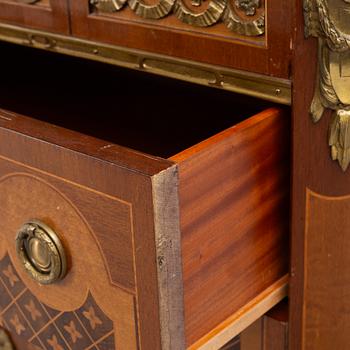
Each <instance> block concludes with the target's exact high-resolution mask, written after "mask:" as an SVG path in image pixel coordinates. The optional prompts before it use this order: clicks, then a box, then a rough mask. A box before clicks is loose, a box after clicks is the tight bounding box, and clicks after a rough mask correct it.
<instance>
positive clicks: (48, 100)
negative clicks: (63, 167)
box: [0, 43, 272, 158]
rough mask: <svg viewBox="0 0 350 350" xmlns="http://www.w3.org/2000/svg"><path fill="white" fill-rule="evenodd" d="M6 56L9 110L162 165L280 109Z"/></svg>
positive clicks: (6, 52) (17, 50) (102, 68)
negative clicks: (159, 160) (151, 157)
mask: <svg viewBox="0 0 350 350" xmlns="http://www.w3.org/2000/svg"><path fill="white" fill-rule="evenodd" d="M0 52H1V60H2V69H1V76H2V78H1V82H0V106H1V108H3V109H7V110H10V111H13V112H16V113H19V114H23V115H26V116H29V117H33V118H35V119H39V120H42V121H46V122H49V123H51V124H55V125H58V126H62V127H64V128H67V129H71V130H74V131H78V132H80V133H83V134H87V135H90V136H94V137H97V138H99V139H103V140H105V141H107V142H111V143H114V144H118V145H122V146H125V147H129V148H132V149H135V150H137V151H141V152H144V153H148V154H152V155H154V156H159V157H162V158H169V157H171V156H173V155H175V154H177V153H180V152H181V151H183V150H185V149H187V148H189V147H191V146H193V145H195V144H197V143H198V142H200V141H202V140H205V139H207V138H208V137H210V136H213V135H215V134H216V133H218V132H220V131H222V130H225V129H227V128H229V127H231V126H233V125H235V124H237V123H239V122H241V121H243V120H245V119H247V118H249V117H250V116H252V115H254V114H256V113H258V112H260V111H262V110H265V109H266V108H268V107H270V106H272V103H270V102H265V101H261V100H258V99H254V98H251V97H248V96H243V95H238V94H233V93H230V92H226V91H223V90H220V89H214V88H210V87H203V86H197V85H194V84H190V83H185V82H181V81H177V80H174V79H170V78H162V77H158V76H153V75H150V74H148V73H143V72H135V71H133V70H128V69H123V68H117V67H114V66H108V65H104V64H101V63H96V62H90V61H85V60H81V59H76V58H71V57H66V56H63V55H57V54H52V53H49V52H41V51H39V50H35V49H31V48H26V47H17V46H14V45H10V44H5V43H4V44H1V46H0ZM8 67H11V69H9V68H8Z"/></svg>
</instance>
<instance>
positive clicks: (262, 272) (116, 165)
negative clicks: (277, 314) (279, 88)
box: [0, 108, 289, 350]
mask: <svg viewBox="0 0 350 350" xmlns="http://www.w3.org/2000/svg"><path fill="white" fill-rule="evenodd" d="M235 120H236V118H233V121H232V123H233V124H234V121H235ZM288 126H289V118H288V110H282V109H278V108H272V109H268V110H266V111H264V112H262V113H260V114H258V115H255V116H253V117H251V118H248V119H247V120H245V121H243V122H241V123H239V124H237V125H235V126H233V127H231V128H229V129H227V130H225V131H223V132H221V133H218V134H217V135H215V136H213V137H211V138H209V139H206V140H205V141H203V142H201V143H199V144H196V145H194V146H193V147H190V148H188V149H186V150H184V151H183V152H181V153H179V154H177V155H175V156H174V157H171V158H170V159H169V160H165V159H161V158H158V157H155V156H151V155H146V154H143V153H140V152H137V151H133V150H130V149H127V148H124V147H121V146H118V145H114V144H111V143H107V142H104V141H101V140H98V139H95V138H92V137H89V136H86V135H83V134H80V133H77V132H74V131H70V130H67V129H63V128H60V127H56V126H53V125H51V124H49V123H45V122H42V121H39V120H35V119H31V118H26V117H22V116H18V115H16V114H14V113H10V112H1V118H0V137H1V154H2V158H3V159H4V161H5V163H6V162H8V161H9V159H11V161H10V163H11V162H12V163H11V164H15V166H19V167H22V168H23V169H24V170H23V171H24V172H25V173H26V174H30V175H35V176H39V177H40V178H45V179H46V180H45V181H49V182H50V183H52V185H54V186H59V188H60V191H61V192H63V191H64V192H65V193H66V196H68V197H69V198H71V199H73V200H74V201H75V203H76V204H77V205H78V206H79V208H80V209H79V210H80V211H81V212H82V213H84V214H83V215H84V216H85V217H86V218H87V219H88V221H89V222H90V223H91V224H90V226H91V227H94V229H93V231H95V232H96V236H97V237H98V239H99V240H101V241H103V243H101V244H100V247H101V248H102V251H103V254H104V255H105V256H106V259H105V260H106V266H107V270H109V275H110V277H112V278H113V280H114V279H116V281H117V282H118V285H120V286H123V287H124V288H126V292H129V293H130V292H131V293H132V290H133V288H135V290H136V295H135V298H136V304H137V308H136V316H135V317H136V318H137V320H138V324H137V331H138V336H139V341H140V346H141V347H142V348H145V349H152V350H153V349H154V350H156V349H161V346H162V345H161V344H162V342H163V344H167V345H166V347H167V346H168V347H169V348H170V349H173V348H174V349H176V350H177V348H179V347H180V348H181V347H183V339H182V340H181V328H182V327H183V319H182V308H181V304H182V301H181V299H182V298H181V295H179V294H181V285H179V284H175V283H172V282H171V283H170V278H172V277H173V275H174V272H172V271H179V267H180V266H179V265H180V260H179V257H177V258H176V259H175V260H174V259H172V257H171V256H172V254H173V253H174V252H175V253H176V250H177V251H178V248H179V247H178V248H176V247H177V245H176V244H175V243H176V240H178V239H179V238H178V235H179V232H178V228H176V223H177V225H180V228H181V239H182V258H183V274H184V282H183V288H184V296H185V303H184V307H185V332H186V342H187V344H186V346H187V347H188V346H191V345H192V344H193V343H195V342H196V341H198V340H200V339H201V338H203V337H205V336H206V335H207V334H208V333H209V332H210V331H211V330H212V329H215V328H216V327H217V326H219V325H221V324H222V323H223V322H224V321H226V320H227V319H228V318H230V317H231V316H232V315H235V314H236V313H237V312H238V311H240V310H243V309H244V307H245V306H246V305H249V303H251V302H252V301H253V300H256V298H258V297H259V296H261V295H262V294H263V293H265V292H266V291H267V290H269V289H270V288H272V286H274V285H275V283H277V281H278V280H279V279H280V278H282V277H283V276H284V275H285V274H286V272H287V261H288V254H287V253H286V252H287V251H288V228H287V226H288V195H289V191H288V188H289V187H288V182H289V172H288V163H289V152H288V149H289V146H288V139H289V138H288ZM106 146H107V147H106ZM174 163H177V166H175V165H174ZM67 164H69V166H67ZM177 167H178V168H179V195H180V204H179V207H180V221H179V219H178V215H177V214H176V212H174V208H175V209H176V207H178V205H177V204H176V201H175V199H176V198H175V197H176V196H175V194H177V180H176V177H177V171H172V170H171V169H172V168H174V169H177ZM1 169H2V171H3V172H4V174H6V173H11V171H12V172H13V171H15V170H11V169H10V167H9V166H8V165H1ZM17 172H18V170H17ZM38 174H39V175H38ZM62 182H64V183H66V185H63V184H62ZM168 182H169V183H168ZM167 183H168V185H167ZM74 186H75V187H79V189H80V190H85V191H86V190H87V192H88V194H85V193H84V194H82V195H79V194H77V193H76V191H77V190H74V189H72V187H74ZM28 187H32V188H34V187H35V186H34V187H33V186H20V188H28ZM34 192H35V193H43V198H44V199H45V198H46V201H48V200H49V199H48V198H49V197H50V196H49V195H46V197H45V196H44V194H45V193H46V192H45V190H36V191H34ZM90 193H94V194H98V193H99V194H101V193H102V194H103V196H104V197H108V198H109V199H111V198H117V199H118V201H119V202H120V203H126V204H127V206H128V205H129V206H130V207H131V208H132V210H131V216H130V215H129V214H127V213H128V211H127V210H126V212H125V213H126V214H125V215H124V216H123V219H120V220H121V221H122V222H123V224H122V225H121V227H120V229H121V231H120V233H119V234H117V235H115V233H117V232H118V231H117V230H116V231H115V232H114V233H111V234H110V235H107V231H108V230H107V229H106V230H103V229H102V227H101V228H100V229H102V231H106V232H103V233H98V231H99V228H98V223H99V221H101V218H103V221H105V222H107V223H108V224H107V225H105V226H104V227H105V228H109V229H110V228H112V227H113V225H115V223H113V222H112V221H111V222H110V220H109V217H110V216H113V215H114V214H113V211H115V212H118V213H119V214H120V213H122V212H123V210H121V209H118V208H114V207H112V206H111V204H109V203H108V202H106V203H104V204H102V202H101V199H99V200H98V201H97V200H96V199H94V198H95V197H94V198H93V197H91V196H92V194H90ZM169 196H170V197H171V198H173V199H172V200H171V201H170V200H169V198H170V197H169ZM174 196H175V197H174ZM6 198H7V197H6ZM53 198H54V197H53ZM89 198H90V199H89ZM27 202H28V200H27V201H23V203H22V205H21V206H19V207H20V208H22V207H23V208H22V210H20V212H23V213H27V211H28V210H29V209H28V208H27V207H26V205H27V204H26V203H27ZM44 202H45V201H44ZM56 202H57V200H56ZM91 202H93V203H94V205H98V206H99V210H101V209H103V208H105V215H104V214H103V213H100V214H98V213H97V212H96V213H90V212H91V204H89V203H91ZM128 203H129V204H128ZM162 203H163V204H164V203H167V205H166V206H164V205H163V204H162ZM171 203H172V204H171ZM54 204H55V201H53V205H54ZM60 205H62V204H60ZM58 206H59V205H58ZM55 207H57V205H54V206H53V207H52V208H55ZM33 208H36V207H35V206H34V207H33ZM40 208H41V209H40V211H42V212H43V213H44V212H45V210H44V209H45V208H42V207H40ZM49 208H50V206H48V208H46V209H47V210H49ZM172 208H173V209H172ZM165 209H167V210H168V211H167V213H168V214H167V215H166V217H169V219H167V218H166V217H165V216H164V215H165V213H166V212H165V211H164V210H165ZM67 210H68V209H67ZM53 212H55V210H54V209H52V210H51V212H50V213H49V212H47V213H46V212H45V213H46V214H45V215H43V217H54V216H55V215H54V214H52V213H53ZM31 213H32V212H31ZM89 213H90V214H89ZM32 214H33V215H34V213H32ZM119 214H118V215H119ZM16 215H17V214H16ZM28 215H29V213H28ZM28 215H27V216H28ZM9 217H12V218H13V220H15V215H9ZM126 217H128V219H127V220H130V222H131V223H132V233H131V236H132V242H131V244H132V252H133V267H132V268H131V269H130V254H129V252H130V249H129V248H127V247H130V240H128V238H130V237H127V236H128V233H127V232H128V225H127V223H125V220H126V219H125V218H126ZM176 218H177V219H176ZM114 219H115V220H116V224H117V225H118V220H119V219H118V216H116V217H115V218H114ZM51 220H52V219H51ZM53 221H54V222H55V220H53ZM61 221H64V219H62V218H61ZM18 222H19V221H18ZM9 226H10V225H9ZM15 226H16V225H14V224H13V225H12V226H11V230H10V231H11V232H12V231H14V230H15V229H14V227H15ZM78 226H79V227H81V225H78V224H74V225H72V227H78ZM64 231H66V230H62V232H64ZM85 235H86V234H85ZM123 235H125V236H123ZM78 236H81V234H79V235H78ZM119 240H122V243H123V244H126V245H124V246H123V245H121V246H120V247H119V248H118V249H116V250H114V248H113V247H114V246H116V245H118V244H119V243H118V242H119ZM172 240H174V242H173V243H172ZM178 243H179V242H178ZM86 244H87V246H89V244H90V243H89V242H86ZM162 245H164V247H165V248H166V249H165V250H164V251H162V249H161V248H162ZM0 248H1V249H3V248H4V243H1V244H0ZM128 249H129V250H128ZM168 249H170V251H169V252H170V253H166V254H167V255H166V256H169V261H168V262H167V259H168V258H166V259H165V265H163V264H164V260H163V258H164V256H163V255H161V256H160V255H159V252H166V251H167V250H168ZM75 251H77V249H76V248H75ZM116 253H117V254H120V258H121V259H124V257H125V260H123V261H122V262H120V260H118V259H119V257H118V256H117V257H116V256H114V255H115V254H116ZM13 255H14V254H13ZM83 255H84V256H85V255H86V254H83ZM93 256H96V254H94V255H93ZM166 256H165V257H166ZM159 258H162V259H161V260H159ZM73 261H74V260H73ZM171 261H172V262H171ZM159 264H161V265H159ZM172 264H175V265H176V266H172ZM99 266H100V265H99ZM123 266H124V270H123V269H120V271H117V269H118V268H119V267H120V268H121V267H123ZM125 266H126V267H127V268H126V269H125ZM101 268H102V267H101ZM164 268H167V270H168V271H165V270H164ZM123 271H124V272H125V271H126V272H125V273H124V272H123ZM131 271H134V275H135V280H134V284H133V283H132V282H133V281H131V280H130V275H131ZM164 273H165V274H164ZM163 274H164V276H165V279H163V277H162V276H163ZM176 274H177V273H175V275H176ZM113 276H114V277H113ZM81 277H82V276H81ZM164 281H165V282H166V283H163V282H164ZM179 281H180V274H178V276H177V278H176V283H178V282H179ZM28 283H30V282H28ZM102 284H103V283H102ZM283 286H285V283H284V284H283ZM159 287H161V288H160V289H159ZM163 287H164V289H162V288H163ZM33 288H34V287H33ZM73 289H74V288H73ZM277 289H278V288H277ZM74 290H75V289H74ZM175 291H176V293H175ZM274 292H275V290H273V291H271V293H272V294H273V293H274ZM35 293H38V295H39V294H40V293H39V292H35ZM74 293H75V292H74ZM77 295H78V293H77ZM48 297H49V298H50V296H49V295H48ZM167 298H168V299H167ZM169 298H170V299H169ZM176 300H177V301H176ZM173 301H175V302H174V303H173V304H172V302H173ZM278 301H279V300H277V301H276V302H278ZM179 306H180V307H179ZM270 306H271V305H270ZM248 309H249V310H250V308H248ZM162 310H163V311H165V313H162V312H163V311H162ZM169 310H170V311H171V312H168V311H169ZM264 310H265V309H264ZM124 314H125V313H123V312H122V315H124ZM128 315H129V316H130V311H129V312H128ZM260 315H261V314H260ZM260 315H259V316H260ZM129 316H128V317H129ZM125 317H126V316H125ZM172 317H176V319H177V320H178V323H176V324H175V323H173V324H172V325H173V326H174V327H175V326H176V327H175V329H174V327H172V328H171V327H170V328H169V321H166V320H169V319H171V318H172ZM167 332H168V333H167ZM175 333H176V334H177V335H178V336H179V338H176V339H175V340H171V337H170V338H169V336H167V335H166V334H170V335H171V336H173V335H174V334H175ZM164 334H165V336H164ZM121 339H123V338H121ZM125 339H126V338H125ZM164 339H166V343H164ZM227 340H228V339H227ZM169 344H171V345H169Z"/></svg>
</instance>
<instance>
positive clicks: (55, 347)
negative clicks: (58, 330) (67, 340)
mask: <svg viewBox="0 0 350 350" xmlns="http://www.w3.org/2000/svg"><path fill="white" fill-rule="evenodd" d="M47 343H48V344H49V345H50V347H51V349H52V350H64V349H63V347H62V346H61V345H60V344H59V343H58V339H57V337H56V335H53V336H52V338H51V339H48V340H47Z"/></svg>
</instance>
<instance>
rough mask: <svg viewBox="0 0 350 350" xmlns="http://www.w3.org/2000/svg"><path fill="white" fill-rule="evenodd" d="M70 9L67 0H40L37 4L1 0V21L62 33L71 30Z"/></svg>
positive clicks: (67, 32)
mask: <svg viewBox="0 0 350 350" xmlns="http://www.w3.org/2000/svg"><path fill="white" fill-rule="evenodd" d="M68 11H69V7H68V1H67V0H50V1H49V2H47V1H39V2H38V3H35V4H24V3H21V2H16V1H11V0H0V21H3V22H8V23H11V24H16V25H20V26H24V27H30V28H35V29H43V30H47V31H50V32H59V33H62V34H69V32H70V29H69V13H68ZM28 39H29V38H28ZM31 40H35V38H32V39H31Z"/></svg>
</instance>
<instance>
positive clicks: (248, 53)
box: [70, 0, 293, 79]
mask: <svg viewBox="0 0 350 350" xmlns="http://www.w3.org/2000/svg"><path fill="white" fill-rule="evenodd" d="M291 6H292V4H291V3H290V2H287V3H284V2H281V1H279V0H255V1H245V0H236V1H235V0H210V1H204V0H203V1H202V0H166V1H164V0H154V1H148V2H147V1H143V0H129V1H125V0H117V1H116V0H75V1H71V2H70V8H71V28H72V34H73V36H75V37H80V38H84V39H88V40H92V41H97V42H103V43H109V44H113V45H118V46H122V47H128V48H133V49H139V50H145V51H148V52H154V53H158V54H162V55H167V56H174V57H178V58H180V59H187V60H192V61H198V62H203V63H209V64H213V65H220V66H225V67H231V68H235V69H241V70H246V71H251V72H255V73H260V74H266V75H270V76H274V77H279V78H284V79H289V77H290V72H289V66H290V57H291V47H290V40H291V38H292V30H291V29H292V20H293V16H292V7H291ZM97 55H98V53H97ZM102 57H103V53H102ZM117 59H118V58H117ZM180 62H181V61H180ZM145 65H146V66H150V67H154V68H158V69H162V68H165V67H162V63H161V62H159V60H158V59H153V60H152V59H151V60H147V61H146V62H145ZM175 67H176V66H175ZM175 69H176V68H175ZM218 78H219V77H218Z"/></svg>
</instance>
